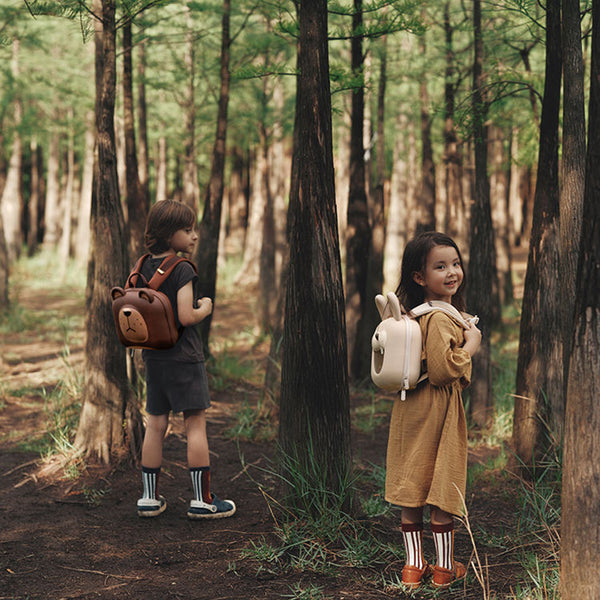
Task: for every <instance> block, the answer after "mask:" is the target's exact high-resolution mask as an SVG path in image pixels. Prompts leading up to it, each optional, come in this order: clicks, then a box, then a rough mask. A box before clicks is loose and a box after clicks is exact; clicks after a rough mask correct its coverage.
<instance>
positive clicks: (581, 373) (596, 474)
mask: <svg viewBox="0 0 600 600" xmlns="http://www.w3.org/2000/svg"><path fill="white" fill-rule="evenodd" d="M592 20H593V28H592V61H591V62H592V65H591V77H590V103H589V129H588V151H587V160H586V180H585V200H584V206H583V211H584V214H585V220H584V221H583V224H582V235H581V244H580V249H579V263H578V268H577V278H576V281H577V284H576V289H575V311H574V313H575V318H574V323H575V327H574V336H573V340H574V344H573V349H572V353H571V365H570V369H569V380H568V387H567V403H566V415H565V436H564V463H563V469H562V477H563V478H562V511H561V514H562V521H561V567H560V592H561V597H562V598H563V599H564V600H588V599H589V600H591V599H592V598H598V596H600V582H599V581H598V580H597V579H596V578H595V577H588V576H587V574H588V573H591V572H592V569H593V568H594V565H596V564H597V562H598V547H599V546H600V524H599V523H598V498H600V446H599V445H598V430H599V428H600V405H599V404H598V400H597V395H598V389H599V387H600V295H599V294H598V290H599V289H600V268H599V265H600V169H599V168H598V165H599V164H600V163H599V162H598V161H599V160H600V152H599V148H600V2H599V1H598V0H593V2H592Z"/></svg>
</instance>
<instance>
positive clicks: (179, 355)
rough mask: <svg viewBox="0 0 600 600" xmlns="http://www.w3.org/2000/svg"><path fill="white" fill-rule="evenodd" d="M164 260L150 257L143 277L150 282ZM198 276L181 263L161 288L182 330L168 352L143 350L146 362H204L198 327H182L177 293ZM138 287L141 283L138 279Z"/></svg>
mask: <svg viewBox="0 0 600 600" xmlns="http://www.w3.org/2000/svg"><path fill="white" fill-rule="evenodd" d="M163 260H164V258H152V257H151V256H150V257H148V258H147V259H146V260H145V261H144V264H143V265H142V268H141V272H142V275H143V276H144V277H145V278H146V279H147V280H148V281H150V279H151V278H152V276H153V275H154V273H155V272H156V269H158V267H160V265H161V263H162V262H163ZM197 278H198V276H197V275H196V271H195V270H194V267H192V265H191V264H190V263H188V262H181V263H179V264H178V265H177V266H176V267H175V268H174V269H173V271H172V272H171V274H170V275H169V277H167V279H166V280H165V282H164V283H163V284H162V285H161V286H160V288H159V290H160V291H161V292H163V293H164V294H166V296H167V298H168V299H169V302H171V306H172V307H173V314H174V315H175V324H176V325H177V327H179V328H180V335H179V339H178V340H177V343H176V344H175V346H173V347H172V348H169V349H168V350H143V351H142V357H143V358H144V360H145V361H158V360H160V361H176V362H186V363H194V362H201V361H203V360H204V355H203V353H202V340H201V338H200V335H199V333H198V331H197V330H196V327H193V326H192V327H183V328H182V327H181V323H180V322H179V315H178V314H177V292H178V291H179V290H180V289H181V288H182V287H183V286H184V285H186V284H187V283H189V282H190V281H191V282H192V284H194V283H195V281H196V279H197ZM137 285H138V287H139V286H140V285H141V281H140V280H139V279H138V283H137Z"/></svg>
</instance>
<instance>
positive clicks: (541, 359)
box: [513, 0, 564, 473]
mask: <svg viewBox="0 0 600 600" xmlns="http://www.w3.org/2000/svg"><path fill="white" fill-rule="evenodd" d="M560 65H561V37H560V0H552V1H550V2H548V3H547V4H546V79H545V83H544V100H543V104H542V117H541V126H540V151H539V158H538V174H537V185H536V190H535V200H534V207H533V227H532V230H531V240H530V242H529V257H528V260H527V273H526V276H525V289H524V292H523V308H522V312H521V331H520V336H519V358H518V363H517V382H516V394H515V414H514V420H513V423H514V424H513V446H514V451H515V454H516V456H517V458H518V459H519V463H520V465H517V466H521V467H524V468H523V471H524V473H527V472H528V470H529V469H530V468H531V467H532V466H533V465H534V463H537V462H538V460H539V459H540V458H541V457H542V456H543V455H544V454H545V452H546V450H547V449H548V447H549V445H551V444H552V443H553V440H552V437H551V435H548V433H549V432H548V431H547V428H548V427H550V432H557V433H558V435H559V437H558V438H556V439H560V431H561V429H562V427H561V424H562V419H563V408H562V407H563V401H564V384H563V351H562V347H563V340H562V335H561V333H562V329H561V314H562V307H561V300H560V294H561V290H560V282H559V278H557V277H556V266H557V265H558V264H559V261H560V241H559V232H558V230H559V192H558V189H559V186H558V181H559V178H558V169H559V167H558V165H559V116H560V95H561V94H560V88H561V86H560V84H561V68H560Z"/></svg>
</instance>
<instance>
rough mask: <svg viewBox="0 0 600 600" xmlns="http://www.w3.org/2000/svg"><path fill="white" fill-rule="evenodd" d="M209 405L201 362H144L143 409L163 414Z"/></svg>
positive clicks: (153, 413) (204, 371)
mask: <svg viewBox="0 0 600 600" xmlns="http://www.w3.org/2000/svg"><path fill="white" fill-rule="evenodd" d="M209 406H210V396H209V392H208V379H207V377H206V368H205V366H204V363H203V362H196V363H182V362H175V361H170V362H169V361H160V362H159V361H150V360H148V361H146V411H147V412H148V413H149V414H151V415H165V414H168V413H169V412H170V411H173V412H174V413H179V412H183V411H185V410H202V409H205V408H208V407H209Z"/></svg>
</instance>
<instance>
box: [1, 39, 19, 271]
mask: <svg viewBox="0 0 600 600" xmlns="http://www.w3.org/2000/svg"><path fill="white" fill-rule="evenodd" d="M11 74H12V77H13V78H14V80H15V82H17V81H18V79H19V40H18V39H15V40H14V41H13V54H12V61H11ZM22 119H23V106H22V103H21V99H20V98H18V97H17V98H16V99H15V101H14V116H13V122H14V132H13V141H12V150H11V155H10V161H9V164H8V173H7V175H6V181H5V184H4V189H3V191H2V196H1V197H0V209H1V210H2V221H3V223H4V237H5V242H6V249H7V251H8V259H9V261H10V262H13V261H15V260H16V259H17V258H19V256H20V255H21V248H22V246H23V231H22V228H21V223H22V219H23V190H22V187H21V182H22V180H23V141H22V139H21V133H20V131H19V127H20V125H21V121H22Z"/></svg>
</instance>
